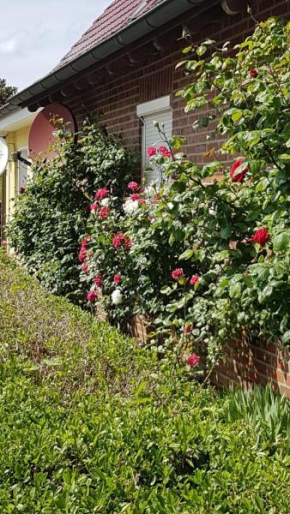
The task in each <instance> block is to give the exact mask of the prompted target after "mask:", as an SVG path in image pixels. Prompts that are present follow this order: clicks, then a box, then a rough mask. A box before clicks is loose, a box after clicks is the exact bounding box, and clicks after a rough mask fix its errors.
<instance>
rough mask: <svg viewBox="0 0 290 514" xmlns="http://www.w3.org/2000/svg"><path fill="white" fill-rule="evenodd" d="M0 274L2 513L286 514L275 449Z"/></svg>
mask: <svg viewBox="0 0 290 514" xmlns="http://www.w3.org/2000/svg"><path fill="white" fill-rule="evenodd" d="M0 260H1V258H0ZM0 274H1V284H0V308H1V317H0V346H1V360H0V426H1V430H0V449H1V451H0V510H1V512H11V513H12V512H17V511H20V512H27V513H29V514H30V513H34V512H35V513H36V512H37V513H45V512H55V513H56V512H57V513H61V512H70V513H72V514H73V513H79V512H81V513H83V514H86V513H88V514H89V513H90V514H91V513H93V512H102V513H104V514H106V513H108V514H109V513H112V512H122V511H123V512H128V513H129V512H132V513H136V514H137V513H138V514H139V513H147V512H156V513H157V512H158V513H164V514H168V513H169V514H170V513H172V514H173V513H174V514H175V513H177V512H180V513H184V514H185V513H187V512H198V513H200V514H208V513H209V512H222V513H227V512H239V513H241V514H243V513H245V514H248V513H249V512H251V513H254V514H255V513H260V512H271V513H273V514H281V513H285V514H287V513H288V512H289V499H288V497H289V495H288V491H289V486H290V474H289V466H288V464H289V457H288V455H287V452H286V451H285V448H284V447H283V446H280V448H279V449H278V450H277V452H276V453H275V452H274V453H273V451H272V442H271V441H269V442H267V441H265V442H264V443H263V444H262V445H261V446H259V445H257V434H256V429H251V430H250V429H249V425H248V424H247V423H245V421H244V420H243V419H242V420H235V421H234V423H233V422H229V421H228V420H227V416H226V412H227V410H226V408H225V402H224V397H223V396H222V397H220V396H219V395H218V394H217V393H215V392H214V391H213V390H211V389H207V390H206V389H203V388H201V387H200V386H199V385H198V384H196V383H195V382H194V381H193V380H192V378H193V377H192V372H191V370H188V372H187V373H184V366H183V367H182V368H179V367H178V366H176V365H175V364H174V363H172V362H171V361H170V360H169V359H163V360H161V361H160V360H158V358H157V355H156V352H155V351H149V350H148V349H145V348H143V349H140V348H137V347H136V346H135V345H134V343H133V342H132V341H130V340H128V339H127V338H126V337H124V336H122V335H121V334H120V333H118V332H117V331H116V330H115V329H113V328H112V327H110V326H109V325H108V324H106V323H103V324H102V323H100V322H98V321H96V320H95V319H93V318H92V317H91V316H90V315H89V314H88V313H85V312H83V311H81V310H80V309H79V308H78V307H75V306H72V305H71V304H70V303H69V302H67V301H66V300H65V299H62V298H56V297H53V296H51V295H49V294H48V293H47V292H45V291H44V290H43V289H41V288H40V287H39V285H38V284H37V282H36V281H35V280H33V279H32V278H31V277H29V276H27V275H26V274H25V273H24V272H23V271H22V270H20V269H18V268H17V267H16V268H15V266H10V264H9V262H8V263H7V262H6V263H5V264H3V262H2V263H0Z"/></svg>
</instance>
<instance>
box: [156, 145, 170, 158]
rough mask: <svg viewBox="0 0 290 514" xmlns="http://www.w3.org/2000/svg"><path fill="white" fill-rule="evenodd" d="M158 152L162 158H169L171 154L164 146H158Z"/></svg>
mask: <svg viewBox="0 0 290 514" xmlns="http://www.w3.org/2000/svg"><path fill="white" fill-rule="evenodd" d="M158 152H159V153H160V154H161V155H162V156H163V157H171V152H170V150H168V148H167V147H166V146H159V148H158Z"/></svg>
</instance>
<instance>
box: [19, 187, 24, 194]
mask: <svg viewBox="0 0 290 514" xmlns="http://www.w3.org/2000/svg"><path fill="white" fill-rule="evenodd" d="M19 193H20V194H21V195H23V193H25V187H23V186H22V187H21V188H20V189H19Z"/></svg>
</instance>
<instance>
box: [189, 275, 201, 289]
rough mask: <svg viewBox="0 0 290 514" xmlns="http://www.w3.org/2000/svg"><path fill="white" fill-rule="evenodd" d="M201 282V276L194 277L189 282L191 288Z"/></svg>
mask: <svg viewBox="0 0 290 514" xmlns="http://www.w3.org/2000/svg"><path fill="white" fill-rule="evenodd" d="M198 281H199V276H198V275H193V276H192V277H191V279H190V281H189V283H190V285H191V286H194V285H195V284H197V282H198Z"/></svg>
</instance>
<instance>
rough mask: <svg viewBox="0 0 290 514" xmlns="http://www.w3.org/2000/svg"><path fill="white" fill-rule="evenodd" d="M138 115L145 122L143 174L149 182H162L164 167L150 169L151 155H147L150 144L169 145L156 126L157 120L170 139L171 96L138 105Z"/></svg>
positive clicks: (156, 146)
mask: <svg viewBox="0 0 290 514" xmlns="http://www.w3.org/2000/svg"><path fill="white" fill-rule="evenodd" d="M137 115H138V116H139V118H141V120H142V122H143V130H142V171H143V176H144V177H145V179H146V181H148V182H160V181H161V179H162V169H160V167H156V168H155V169H152V168H151V169H150V164H149V157H148V156H147V148H148V147H149V146H154V147H155V148H158V146H161V145H162V146H167V145H166V143H164V141H163V140H162V138H161V137H160V134H159V132H158V129H157V128H156V127H155V126H154V121H157V122H158V123H159V125H160V127H161V128H162V130H164V132H165V134H166V137H167V138H168V139H170V138H171V136H172V109H171V107H170V96H164V97H162V98H158V99H157V100H153V101H152V102H146V103H144V104H140V105H138V107H137Z"/></svg>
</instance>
